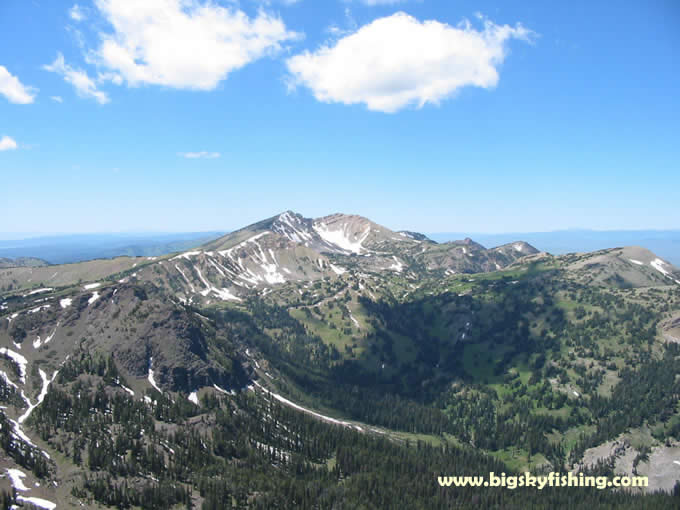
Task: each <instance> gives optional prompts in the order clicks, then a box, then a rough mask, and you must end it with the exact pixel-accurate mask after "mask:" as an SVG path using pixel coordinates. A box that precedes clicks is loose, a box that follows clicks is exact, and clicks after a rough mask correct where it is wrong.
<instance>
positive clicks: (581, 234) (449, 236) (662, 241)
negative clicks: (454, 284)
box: [428, 230, 680, 266]
mask: <svg viewBox="0 0 680 510" xmlns="http://www.w3.org/2000/svg"><path fill="white" fill-rule="evenodd" d="M428 236H429V237H430V239H433V240H434V241H437V242H446V241H452V240H454V239H463V238H465V237H471V238H473V239H474V240H475V241H477V242H478V243H481V244H483V245H484V246H487V247H491V246H498V245H501V244H505V243H510V242H512V241H513V240H514V239H523V240H524V241H526V242H527V243H530V244H532V245H533V246H535V247H536V248H538V249H539V250H541V251H546V252H548V253H552V254H553V255H563V254H565V253H574V252H579V253H586V252H592V251H597V250H604V249H606V248H616V247H623V246H644V247H645V248H647V249H648V250H650V251H652V252H654V253H656V254H657V255H658V256H659V257H662V258H664V259H666V260H668V261H669V262H671V263H672V264H674V265H676V266H678V265H680V230H606V231H597V230H558V231H554V232H524V233H516V232H515V233H507V234H475V233H470V232H468V233H464V232H440V233H434V234H428Z"/></svg>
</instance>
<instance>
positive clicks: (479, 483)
mask: <svg viewBox="0 0 680 510" xmlns="http://www.w3.org/2000/svg"><path fill="white" fill-rule="evenodd" d="M437 482H439V485H441V486H442V487H503V488H505V489H511V490H512V489H517V488H518V487H535V488H536V489H539V490H540V489H544V488H545V487H595V488H596V489H609V488H618V487H647V484H648V479H647V477H646V476H613V477H611V478H610V477H607V476H592V475H585V474H583V473H578V474H576V473H555V472H553V473H548V474H547V475H532V474H531V473H529V472H528V471H527V472H525V473H523V474H521V475H507V476H506V474H505V473H501V474H500V476H499V475H497V474H496V473H494V472H493V471H492V472H490V473H489V476H488V477H484V476H439V477H437Z"/></svg>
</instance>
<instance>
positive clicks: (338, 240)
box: [314, 222, 371, 255]
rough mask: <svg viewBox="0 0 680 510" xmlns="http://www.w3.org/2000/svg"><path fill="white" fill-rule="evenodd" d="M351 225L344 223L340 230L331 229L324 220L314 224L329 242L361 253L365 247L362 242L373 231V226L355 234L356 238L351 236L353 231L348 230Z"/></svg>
mask: <svg viewBox="0 0 680 510" xmlns="http://www.w3.org/2000/svg"><path fill="white" fill-rule="evenodd" d="M348 227H349V225H348V224H346V223H344V224H343V225H342V226H341V227H340V230H330V227H329V226H328V225H326V224H325V223H324V222H319V223H315V224H314V230H315V231H316V233H317V234H319V236H320V237H321V239H323V240H324V241H326V242H327V243H329V244H333V245H335V246H337V247H339V248H340V249H342V250H344V251H349V252H352V253H356V254H357V255H359V254H361V251H362V250H363V249H365V248H364V247H363V246H362V244H363V242H364V241H365V240H366V238H367V237H368V234H369V233H370V232H371V227H370V226H368V227H366V230H365V231H364V232H363V233H361V234H359V235H355V236H354V240H352V238H351V233H350V232H349V231H348Z"/></svg>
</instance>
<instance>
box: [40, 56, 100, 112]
mask: <svg viewBox="0 0 680 510" xmlns="http://www.w3.org/2000/svg"><path fill="white" fill-rule="evenodd" d="M43 69H45V71H50V72H53V73H57V74H60V75H62V76H63V77H64V80H65V81H66V82H68V83H70V84H71V85H73V86H74V87H75V89H76V92H77V93H78V95H79V96H82V97H91V98H93V99H95V100H96V101H97V102H98V103H99V104H106V103H108V102H109V101H110V100H109V96H108V95H107V94H106V92H102V91H101V90H98V89H97V85H96V83H95V82H94V80H92V78H90V77H89V76H88V75H87V73H86V72H85V71H82V70H80V69H74V68H72V67H71V66H70V65H68V64H66V63H65V62H64V56H63V55H62V54H61V53H58V54H57V58H56V59H54V62H52V63H51V64H49V65H44V66H43Z"/></svg>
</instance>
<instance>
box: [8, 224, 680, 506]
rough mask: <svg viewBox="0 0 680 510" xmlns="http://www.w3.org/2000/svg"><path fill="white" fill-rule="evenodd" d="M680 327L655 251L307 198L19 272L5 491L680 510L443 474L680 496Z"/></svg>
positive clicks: (13, 307)
mask: <svg viewBox="0 0 680 510" xmlns="http://www.w3.org/2000/svg"><path fill="white" fill-rule="evenodd" d="M679 331H680V271H679V270H678V269H677V268H675V267H674V266H672V265H671V264H670V263H668V262H667V261H665V260H662V259H661V258H659V257H657V256H656V255H655V254H653V253H652V252H650V251H648V250H646V249H644V248H641V247H625V248H611V249H605V250H600V251H597V252H593V253H583V254H568V255H561V256H553V255H550V254H548V253H544V252H539V251H538V250H536V249H535V248H533V247H532V246H531V245H529V244H527V243H525V242H522V241H519V240H518V241H514V242H511V243H508V244H505V245H501V246H497V247H494V248H490V249H487V248H485V247H484V246H482V245H481V244H479V243H477V242H475V241H473V240H471V239H469V238H466V239H464V240H460V241H452V242H448V243H436V242H434V241H431V240H430V239H428V238H427V237H425V236H423V235H420V234H417V233H413V232H395V231H392V230H390V229H388V228H386V227H383V226H380V225H377V224H375V223H373V222H371V221H370V220H368V219H366V218H363V217H361V216H356V215H345V214H333V215H330V216H325V217H322V218H317V219H312V218H305V217H303V216H301V215H299V214H296V213H293V212H291V211H287V212H284V213H282V214H280V215H277V216H274V217H272V218H268V219H266V220H263V221H260V222H258V223H255V224H252V225H249V226H247V227H244V228H243V229H240V230H237V231H235V232H232V233H229V234H227V235H224V236H222V237H220V238H218V239H215V240H212V241H209V242H207V243H205V244H202V245H200V246H197V247H195V248H192V249H191V250H189V251H184V252H181V253H176V254H170V255H165V256H160V257H135V258H130V257H119V258H117V259H102V260H92V261H87V262H81V263H77V264H65V265H54V266H46V267H13V268H6V269H2V270H0V401H1V402H0V405H2V408H0V447H1V449H0V462H2V464H1V465H2V466H3V467H5V473H6V474H7V479H6V480H4V481H7V484H5V485H2V482H3V480H2V479H0V497H2V489H3V487H5V488H6V489H9V488H10V485H11V486H12V487H15V488H16V489H17V490H18V491H19V493H20V494H19V496H20V497H21V498H24V499H23V500H22V499H20V498H15V499H14V500H13V501H17V502H21V501H24V502H26V501H30V500H31V499H30V498H33V499H32V501H38V500H37V499H35V498H39V500H41V501H48V502H55V503H57V504H58V505H59V507H76V506H81V505H86V506H89V507H93V506H94V505H95V504H97V505H102V506H103V507H116V506H117V507H132V506H137V507H143V508H158V507H163V508H171V507H173V506H176V507H179V506H184V507H186V506H191V505H193V506H194V507H203V508H224V507H228V506H236V507H246V506H251V507H255V508H271V507H277V506H278V507H290V506H294V507H300V506H302V507H305V506H307V507H310V508H313V507H320V508H333V507H337V508H354V507H358V506H360V505H367V506H368V507H371V508H383V507H385V508H396V507H403V505H404V504H406V505H407V507H417V506H418V505H419V504H422V502H423V501H427V502H428V503H429V504H430V506H434V507H435V508H448V507H450V506H451V505H453V504H454V503H455V501H454V499H455V498H463V499H462V500H461V501H467V502H469V504H470V505H472V506H475V505H477V506H478V505H479V504H485V505H487V506H489V505H490V506H493V505H495V504H497V503H498V502H496V503H494V502H493V501H495V500H493V498H496V497H500V498H501V503H502V504H503V505H505V506H507V507H509V508H511V507H521V506H522V505H524V504H526V503H527V502H528V501H531V502H532V503H534V504H535V505H534V506H536V507H537V508H541V507H545V508H548V507H551V505H552V506H555V505H558V506H559V505H560V504H562V505H571V506H573V507H581V506H592V505H593V504H605V503H606V504H608V505H610V506H617V507H624V508H625V507H626V505H628V507H629V508H635V507H636V506H637V507H640V506H643V507H647V508H663V507H665V506H666V507H667V506H668V505H669V503H670V499H668V498H670V497H671V496H664V495H658V496H652V495H646V496H644V497H643V496H642V495H640V494H639V493H640V492H641V491H639V490H637V491H636V494H637V495H635V494H625V493H609V492H607V491H604V492H602V491H601V492H598V491H596V490H593V491H589V490H580V491H577V492H578V494H576V493H575V492H574V491H571V492H569V493H567V492H563V493H559V491H558V492H556V493H554V494H553V496H551V497H552V498H554V499H551V500H545V499H541V498H540V497H539V496H540V495H537V494H536V491H533V492H531V490H519V489H518V491H517V492H515V491H504V493H503V494H502V495H500V496H498V495H494V494H496V493H494V494H491V493H490V492H489V491H486V492H484V491H481V490H476V489H474V488H469V490H468V489H461V491H459V492H454V491H453V490H452V491H448V492H447V491H443V492H442V489H441V488H439V487H437V486H436V484H435V481H436V476H440V475H442V473H449V472H450V473H452V474H455V473H467V474H479V473H482V474H484V473H487V472H490V471H494V472H501V471H506V472H508V473H517V472H522V471H523V470H529V471H532V472H534V473H540V472H545V471H551V470H552V471H566V470H572V469H576V470H581V471H585V472H587V473H590V474H593V475H595V474H597V475H608V476H613V475H614V474H616V473H618V474H627V475H629V476H631V475H633V474H634V473H638V474H642V475H649V477H650V478H649V479H650V490H648V491H646V492H647V493H649V492H651V490H652V489H661V490H664V491H667V492H670V491H671V490H672V489H673V487H674V485H675V483H676V481H677V480H678V476H677V474H676V472H675V471H673V469H672V468H673V459H676V458H677V454H678V452H679V451H680V412H679V411H678V406H679V404H680V383H679V382H678V380H677V378H676V374H677V373H678V372H679V371H680V344H679V343H678V338H679V337H680V333H678V332H679ZM412 445H417V448H416V447H414V446H412ZM390 466H391V467H390ZM394 466H400V468H399V469H398V470H395V469H394ZM22 480H23V481H22ZM36 484H39V485H36ZM23 487H26V488H25V489H24V488H23ZM374 487H379V488H380V490H374ZM390 491H396V493H395V494H392V493H391V492H390ZM380 494H383V496H380ZM385 494H389V496H385ZM6 497H7V498H10V499H11V498H12V495H11V493H10V492H7V493H6ZM26 498H28V499H26ZM381 498H382V499H381ZM489 498H491V499H489ZM603 498H604V499H603ZM492 500H493V501H492ZM291 502H295V503H291ZM366 502H368V503H366ZM603 502H605V503H603ZM466 504H467V503H466ZM463 507H465V505H463Z"/></svg>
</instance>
